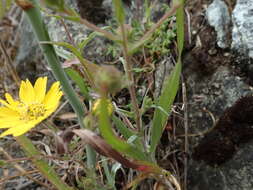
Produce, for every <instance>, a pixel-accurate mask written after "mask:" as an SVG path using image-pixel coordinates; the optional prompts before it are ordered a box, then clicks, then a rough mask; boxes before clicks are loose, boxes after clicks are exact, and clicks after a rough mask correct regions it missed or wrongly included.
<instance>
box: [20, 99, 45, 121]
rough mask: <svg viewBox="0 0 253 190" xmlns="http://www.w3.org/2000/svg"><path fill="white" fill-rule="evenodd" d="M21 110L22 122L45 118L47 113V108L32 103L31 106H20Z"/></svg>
mask: <svg viewBox="0 0 253 190" xmlns="http://www.w3.org/2000/svg"><path fill="white" fill-rule="evenodd" d="M19 110H20V113H21V115H22V117H21V120H26V121H31V120H36V119H38V118H39V117H43V116H44V115H45V112H46V109H45V106H44V105H43V104H40V103H32V104H30V105H25V104H23V103H21V104H20V105H19Z"/></svg>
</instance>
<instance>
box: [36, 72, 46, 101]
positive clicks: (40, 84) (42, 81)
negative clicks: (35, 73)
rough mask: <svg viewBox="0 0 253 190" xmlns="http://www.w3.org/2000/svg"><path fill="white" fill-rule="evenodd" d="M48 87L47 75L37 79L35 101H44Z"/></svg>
mask: <svg viewBox="0 0 253 190" xmlns="http://www.w3.org/2000/svg"><path fill="white" fill-rule="evenodd" d="M46 88H47V77H40V78H38V79H37V80H36V82H35V85H34V91H35V101H36V102H42V101H43V99H44V98H45V94H46Z"/></svg>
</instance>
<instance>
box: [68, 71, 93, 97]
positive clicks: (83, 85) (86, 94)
mask: <svg viewBox="0 0 253 190" xmlns="http://www.w3.org/2000/svg"><path fill="white" fill-rule="evenodd" d="M65 71H66V73H67V74H68V76H69V77H70V78H71V79H72V80H73V81H74V82H75V83H76V85H77V86H78V88H79V89H80V92H81V93H82V94H83V96H84V97H85V98H86V99H90V95H89V90H88V86H87V84H86V83H85V81H84V79H83V78H82V77H81V76H80V75H79V73H78V72H77V71H75V70H73V69H71V68H67V69H65Z"/></svg>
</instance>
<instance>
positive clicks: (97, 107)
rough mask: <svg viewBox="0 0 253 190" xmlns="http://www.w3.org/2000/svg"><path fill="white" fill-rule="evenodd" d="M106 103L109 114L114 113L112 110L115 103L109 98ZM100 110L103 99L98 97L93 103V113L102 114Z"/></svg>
mask: <svg viewBox="0 0 253 190" xmlns="http://www.w3.org/2000/svg"><path fill="white" fill-rule="evenodd" d="M106 103H107V111H108V114H109V115H112V112H113V111H114V110H113V109H114V108H113V104H112V103H111V101H110V100H109V99H106ZM100 110H101V99H97V100H96V101H95V103H94V104H93V107H92V113H93V114H94V115H96V116H98V115H99V114H100Z"/></svg>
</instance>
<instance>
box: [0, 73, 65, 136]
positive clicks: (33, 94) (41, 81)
mask: <svg viewBox="0 0 253 190" xmlns="http://www.w3.org/2000/svg"><path fill="white" fill-rule="evenodd" d="M46 86H47V77H40V78H38V79H37V80H36V82H35V84H34V86H32V84H31V83H30V81H29V80H26V81H21V85H20V89H19V99H20V100H18V101H16V100H14V99H13V98H12V96H11V95H10V94H8V93H6V94H5V98H6V101H4V100H1V99H0V103H2V104H3V106H2V107H0V128H7V130H6V131H4V132H3V133H2V134H1V135H0V137H4V136H6V135H13V136H15V137H16V136H20V135H22V134H24V133H26V132H27V131H29V130H30V129H31V128H33V127H35V125H37V124H38V123H40V122H41V121H43V120H44V119H46V118H47V117H48V116H49V115H51V114H52V113H53V112H54V111H55V110H56V108H57V107H58V105H59V101H60V98H61V96H62V91H60V83H59V82H55V83H54V84H53V85H52V86H51V88H50V90H49V91H48V92H47V93H46Z"/></svg>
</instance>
